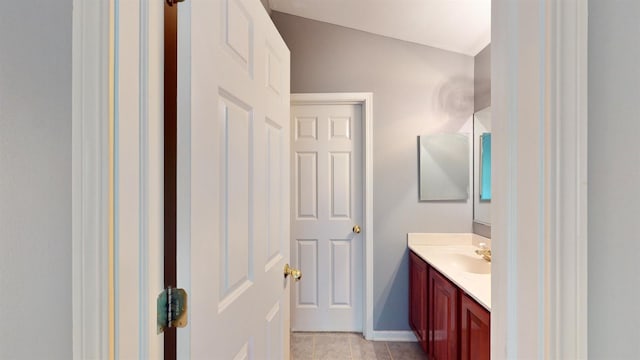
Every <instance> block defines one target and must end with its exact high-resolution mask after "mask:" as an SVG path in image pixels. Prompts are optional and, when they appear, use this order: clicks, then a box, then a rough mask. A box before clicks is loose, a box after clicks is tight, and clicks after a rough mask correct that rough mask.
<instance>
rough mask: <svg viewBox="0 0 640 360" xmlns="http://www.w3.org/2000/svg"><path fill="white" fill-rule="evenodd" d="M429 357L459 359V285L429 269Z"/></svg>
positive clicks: (449, 359)
mask: <svg viewBox="0 0 640 360" xmlns="http://www.w3.org/2000/svg"><path fill="white" fill-rule="evenodd" d="M427 291H428V292H429V297H428V299H429V304H428V307H429V315H428V317H429V324H428V326H427V330H428V332H429V340H430V341H429V352H428V354H429V359H430V360H457V359H458V316H457V315H458V287H457V286H455V285H454V284H452V283H451V282H450V281H449V280H447V279H446V278H445V277H444V276H442V275H441V274H440V273H439V272H437V271H436V270H433V269H429V288H428V290H427Z"/></svg>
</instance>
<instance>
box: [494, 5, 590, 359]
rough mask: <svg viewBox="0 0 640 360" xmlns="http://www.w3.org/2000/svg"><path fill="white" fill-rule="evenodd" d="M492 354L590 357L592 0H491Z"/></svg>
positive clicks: (528, 356) (511, 356)
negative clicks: (589, 73)
mask: <svg viewBox="0 0 640 360" xmlns="http://www.w3.org/2000/svg"><path fill="white" fill-rule="evenodd" d="M491 11H492V16H491V18H492V24H491V26H492V45H491V51H492V54H491V58H492V64H491V85H492V89H491V98H492V99H493V100H492V125H493V126H492V132H493V133H494V137H493V138H492V139H493V141H494V145H493V149H494V152H493V158H494V161H493V164H494V168H493V171H494V175H493V195H494V198H493V200H492V201H493V203H492V206H493V208H492V223H493V224H492V225H493V226H492V237H493V239H492V240H493V241H492V244H493V249H492V250H493V253H494V256H493V260H494V261H493V265H492V314H491V358H492V359H506V358H508V359H516V358H551V359H585V358H587V325H588V322H587V317H588V312H587V297H588V292H587V271H588V268H587V125H588V123H587V101H588V98H587V80H588V79H587V57H588V56H587V55H588V54H587V44H588V42H587V37H588V26H587V21H588V16H587V15H588V14H587V13H588V4H587V0H576V1H557V2H553V1H537V2H521V1H510V0H493V2H492V10H491Z"/></svg>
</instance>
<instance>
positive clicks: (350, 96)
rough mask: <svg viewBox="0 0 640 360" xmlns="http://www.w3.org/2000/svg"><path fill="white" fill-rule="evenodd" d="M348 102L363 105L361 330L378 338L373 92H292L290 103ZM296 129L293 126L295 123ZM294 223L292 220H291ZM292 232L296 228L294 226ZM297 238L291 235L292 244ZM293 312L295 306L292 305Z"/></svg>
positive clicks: (328, 103)
mask: <svg viewBox="0 0 640 360" xmlns="http://www.w3.org/2000/svg"><path fill="white" fill-rule="evenodd" d="M342 104H344V105H346V104H356V105H361V106H362V120H363V124H362V125H363V127H362V151H363V162H362V165H363V168H362V176H363V183H364V191H363V202H364V203H363V211H364V223H363V226H362V229H363V230H364V231H363V233H362V234H363V235H362V236H363V238H364V259H363V260H364V270H365V271H364V279H363V286H364V291H363V293H364V296H363V297H362V300H363V303H362V305H361V306H362V309H361V310H362V311H363V316H362V321H363V323H362V330H363V335H364V337H365V338H367V339H375V337H376V336H375V331H374V329H373V236H374V234H373V93H370V92H361V93H309V94H291V106H295V105H342ZM292 133H293V127H292ZM291 226H292V227H293V221H292V222H291ZM291 233H292V234H293V228H292V229H291ZM293 241H294V239H293V238H292V239H291V240H290V244H291V243H292V242H293ZM291 311H292V312H293V307H291Z"/></svg>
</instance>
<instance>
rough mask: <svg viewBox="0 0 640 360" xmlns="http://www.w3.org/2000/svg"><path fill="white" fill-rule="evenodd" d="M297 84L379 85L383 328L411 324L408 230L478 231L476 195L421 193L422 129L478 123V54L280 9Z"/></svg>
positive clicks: (308, 87)
mask: <svg viewBox="0 0 640 360" xmlns="http://www.w3.org/2000/svg"><path fill="white" fill-rule="evenodd" d="M272 18H273V20H274V22H275V24H276V27H277V28H278V30H279V31H280V33H281V34H282V37H283V38H284V40H285V42H286V43H287V46H289V49H290V50H291V92H292V93H309V92H373V122H374V123H373V134H374V135H373V187H374V188H373V217H374V219H373V220H374V221H373V222H374V240H373V241H374V249H373V252H374V255H373V256H374V261H373V267H374V273H373V281H374V289H373V291H374V314H373V316H374V319H373V325H374V329H375V330H408V329H409V325H408V314H407V309H408V299H407V298H408V262H407V244H406V234H407V233H408V232H471V216H472V202H471V198H469V199H468V200H467V201H461V202H446V201H445V202H419V201H418V135H424V134H431V133H437V132H457V131H464V132H467V133H471V115H472V113H473V103H474V99H473V86H474V83H473V57H471V56H466V55H461V54H456V53H453V52H449V51H444V50H440V49H436V48H432V47H428V46H423V45H418V44H413V43H409V42H404V41H399V40H395V39H391V38H387V37H383V36H378V35H372V34H369V33H365V32H362V31H357V30H351V29H347V28H344V27H341V26H336V25H331V24H327V23H322V22H318V21H314V20H309V19H304V18H301V17H297V16H293V15H287V14H283V13H279V12H276V11H274V12H273V13H272Z"/></svg>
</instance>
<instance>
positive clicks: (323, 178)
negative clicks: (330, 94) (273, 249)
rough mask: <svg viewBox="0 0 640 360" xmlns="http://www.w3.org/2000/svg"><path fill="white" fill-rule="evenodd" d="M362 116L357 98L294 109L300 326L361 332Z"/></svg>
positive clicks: (296, 324)
mask: <svg viewBox="0 0 640 360" xmlns="http://www.w3.org/2000/svg"><path fill="white" fill-rule="evenodd" d="M362 120H363V119H362V106H361V105H359V104H357V105H356V104H322V105H312V104H309V105H304V104H301V105H295V106H293V107H292V113H291V121H292V124H293V127H294V128H293V129H292V132H293V134H292V138H293V140H292V141H293V150H294V152H293V154H292V155H293V156H292V169H293V182H294V185H293V186H294V188H293V192H294V195H293V197H292V200H293V201H292V209H293V217H292V222H293V244H292V251H293V254H292V257H293V262H294V264H295V265H297V266H299V268H300V270H301V271H302V274H303V281H301V282H300V283H299V284H298V286H296V288H295V289H294V296H293V298H294V300H293V304H294V305H293V306H294V311H293V320H292V329H293V330H295V331H352V332H362V314H363V308H362V303H363V302H362V288H363V284H362V279H363V273H364V267H363V263H364V262H363V258H364V254H363V251H364V244H363V239H362V235H361V233H360V231H361V230H358V229H357V228H355V227H356V226H359V225H360V224H362V220H363V205H362V204H363V188H364V187H363V182H362V179H363V176H362V169H363V167H362V158H363V156H362V154H363V150H362V129H363V126H362V125H363V121H362Z"/></svg>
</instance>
